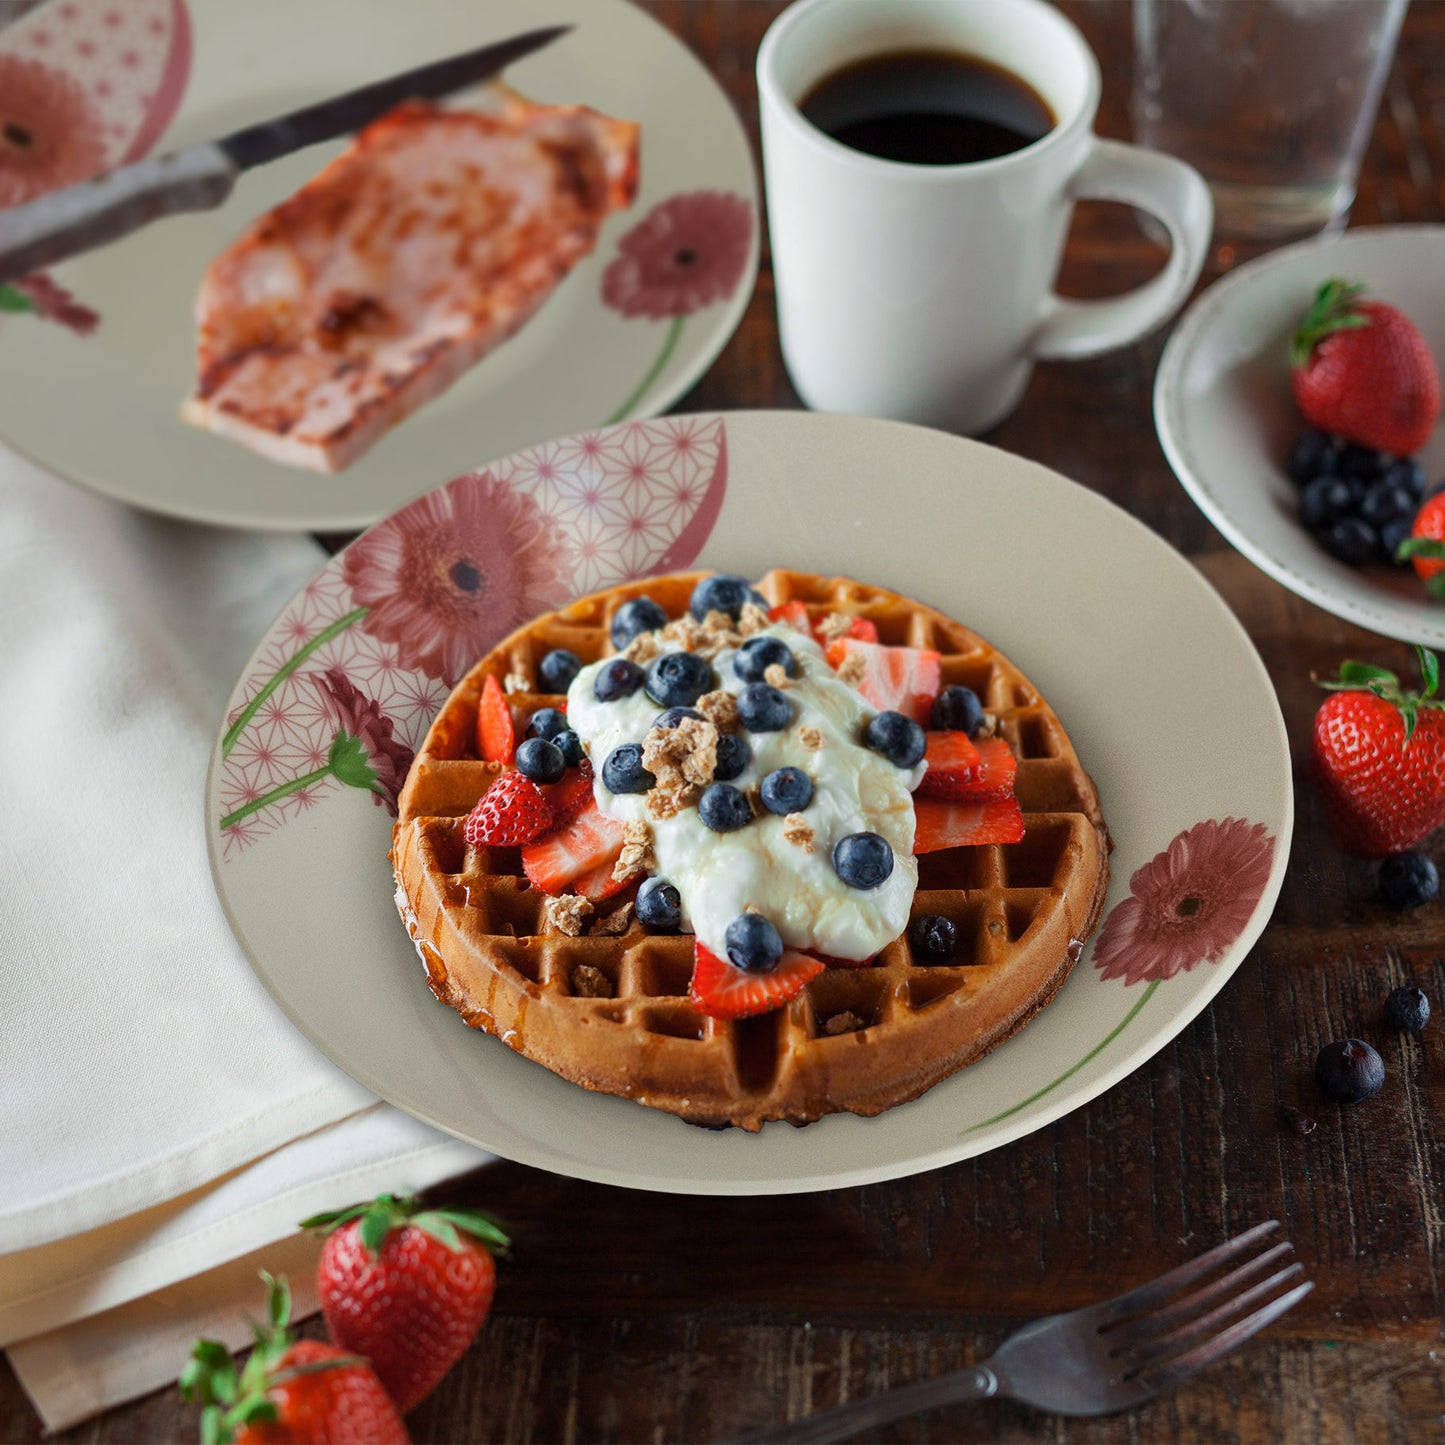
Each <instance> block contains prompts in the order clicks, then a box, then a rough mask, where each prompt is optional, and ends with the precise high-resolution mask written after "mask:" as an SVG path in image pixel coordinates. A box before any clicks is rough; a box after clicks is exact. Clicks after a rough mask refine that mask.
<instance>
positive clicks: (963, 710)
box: [928, 684, 983, 737]
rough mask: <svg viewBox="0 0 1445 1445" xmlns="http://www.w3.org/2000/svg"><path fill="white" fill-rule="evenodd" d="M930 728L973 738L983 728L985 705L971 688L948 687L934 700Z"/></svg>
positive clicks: (930, 715)
mask: <svg viewBox="0 0 1445 1445" xmlns="http://www.w3.org/2000/svg"><path fill="white" fill-rule="evenodd" d="M928 726H929V727H931V728H937V729H939V730H940V731H944V732H955V733H967V734H968V735H969V737H972V736H973V735H974V734H975V733H976V732H977V731H978V730H979V728H980V727H982V726H983V704H982V703H981V702H980V701H979V700H978V694H977V693H976V692H975V691H974V690H973V689H972V688H971V687H960V686H958V685H956V684H955V685H954V686H953V687H946V688H944V689H943V691H942V692H941V693H939V694H938V696H937V697H936V698H934V699H933V707H932V709H931V710H930V711H929V714H928Z"/></svg>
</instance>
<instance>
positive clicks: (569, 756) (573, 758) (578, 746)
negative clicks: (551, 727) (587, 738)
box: [552, 728, 587, 768]
mask: <svg viewBox="0 0 1445 1445" xmlns="http://www.w3.org/2000/svg"><path fill="white" fill-rule="evenodd" d="M552 743H553V745H554V746H555V747H558V748H560V749H561V750H562V761H563V762H564V763H566V764H567V766H568V767H569V768H580V767H581V766H582V759H583V758H585V757H586V756H587V754H586V753H585V752H583V751H582V739H581V738H579V737H578V736H577V734H576V733H574V732H573V731H572V729H571V728H567V729H565V730H564V731H563V732H560V733H558V734H557V736H556V737H554V738H553V739H552Z"/></svg>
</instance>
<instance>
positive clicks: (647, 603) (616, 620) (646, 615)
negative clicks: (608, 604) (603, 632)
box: [608, 597, 667, 652]
mask: <svg viewBox="0 0 1445 1445" xmlns="http://www.w3.org/2000/svg"><path fill="white" fill-rule="evenodd" d="M666 626H667V613H665V612H664V611H663V610H662V608H661V607H659V606H658V605H657V603H656V602H654V601H653V600H652V598H650V597H634V598H633V599H632V600H631V601H630V602H624V603H623V604H622V606H621V607H619V608H618V609H617V611H616V612H614V613H613V614H612V627H611V629H610V630H609V632H608V636H609V637H611V639H612V645H613V647H615V648H616V649H617V650H618V651H619V652H621V651H622V649H623V648H624V647H626V646H627V644H628V643H629V642H631V641H632V639H633V638H634V637H636V636H638V635H639V634H640V633H643V632H655V631H656V630H657V629H658V628H659V627H666Z"/></svg>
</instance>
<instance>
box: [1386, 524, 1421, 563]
mask: <svg viewBox="0 0 1445 1445" xmlns="http://www.w3.org/2000/svg"><path fill="white" fill-rule="evenodd" d="M1413 527H1414V522H1413V520H1412V519H1411V518H1409V517H1396V518H1395V520H1394V521H1393V522H1386V523H1385V525H1384V526H1383V527H1381V528H1380V553H1379V556H1380V561H1382V562H1386V563H1389V564H1390V565H1391V566H1394V567H1408V566H1409V565H1410V559H1409V558H1408V557H1404V558H1402V557H1399V556H1397V555H1396V553H1398V552H1399V550H1400V543H1401V542H1403V541H1404V540H1405V538H1406V537H1408V536H1409V535H1410V533H1411V530H1412V529H1413Z"/></svg>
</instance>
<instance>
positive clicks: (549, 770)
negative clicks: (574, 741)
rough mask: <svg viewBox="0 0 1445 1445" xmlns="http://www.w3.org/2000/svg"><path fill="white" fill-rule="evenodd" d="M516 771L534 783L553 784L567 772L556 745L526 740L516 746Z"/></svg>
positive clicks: (545, 740) (565, 764)
mask: <svg viewBox="0 0 1445 1445" xmlns="http://www.w3.org/2000/svg"><path fill="white" fill-rule="evenodd" d="M517 771H518V772H519V773H521V775H522V776H523V777H524V778H530V779H531V780H532V781H533V782H534V783H555V782H559V781H560V780H561V777H562V774H563V773H565V772H566V771H567V762H566V760H565V759H564V758H563V756H562V749H561V748H559V747H558V746H557V744H556V743H553V742H548V741H547V739H546V738H526V739H524V740H523V741H522V742H520V743H518V744H517Z"/></svg>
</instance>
